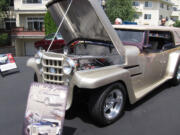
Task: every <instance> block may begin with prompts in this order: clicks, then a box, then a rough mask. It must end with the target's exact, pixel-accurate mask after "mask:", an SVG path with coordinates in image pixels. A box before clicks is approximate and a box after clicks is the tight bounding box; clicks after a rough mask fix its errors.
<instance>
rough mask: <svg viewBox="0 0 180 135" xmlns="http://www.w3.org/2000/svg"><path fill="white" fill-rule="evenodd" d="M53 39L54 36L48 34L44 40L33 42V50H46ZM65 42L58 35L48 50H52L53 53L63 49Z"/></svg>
mask: <svg viewBox="0 0 180 135" xmlns="http://www.w3.org/2000/svg"><path fill="white" fill-rule="evenodd" d="M53 38H54V34H49V35H47V36H45V37H44V39H42V40H40V41H37V42H35V44H34V45H35V48H37V49H38V50H47V49H48V48H49V45H50V44H51V41H52V40H53ZM64 45H65V42H64V40H63V38H62V36H61V34H60V33H58V34H57V36H56V37H55V40H54V42H53V44H52V46H51V48H50V50H54V51H58V50H62V48H63V47H64Z"/></svg>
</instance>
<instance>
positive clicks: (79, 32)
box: [47, 0, 125, 62]
mask: <svg viewBox="0 0 180 135" xmlns="http://www.w3.org/2000/svg"><path fill="white" fill-rule="evenodd" d="M69 3H70V0H51V1H49V2H48V4H47V8H48V10H49V12H50V14H51V16H52V17H53V19H54V21H55V23H56V25H57V26H59V24H60V22H61V20H62V18H63V15H64V14H65V12H66V10H67V8H68V6H69ZM60 33H61V34H62V36H63V38H64V40H65V42H66V43H69V42H71V41H73V40H75V39H88V40H95V41H105V42H107V41H112V43H113V44H114V46H115V48H116V49H117V51H118V52H119V54H120V56H121V57H122V61H123V62H124V61H125V49H124V47H123V45H122V42H121V40H120V38H119V37H118V35H117V33H116V31H115V30H114V28H113V27H112V24H111V23H110V21H109V19H108V17H107V16H106V14H105V12H104V10H103V9H102V7H101V5H100V2H99V0H72V5H71V7H70V9H69V11H68V13H67V15H66V17H65V19H64V22H63V24H62V27H61V28H60Z"/></svg>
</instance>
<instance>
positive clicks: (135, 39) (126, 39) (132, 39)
mask: <svg viewBox="0 0 180 135" xmlns="http://www.w3.org/2000/svg"><path fill="white" fill-rule="evenodd" d="M116 31H117V33H118V35H119V37H120V39H121V41H122V42H123V44H125V45H138V44H141V43H142V42H143V40H144V31H136V30H116Z"/></svg>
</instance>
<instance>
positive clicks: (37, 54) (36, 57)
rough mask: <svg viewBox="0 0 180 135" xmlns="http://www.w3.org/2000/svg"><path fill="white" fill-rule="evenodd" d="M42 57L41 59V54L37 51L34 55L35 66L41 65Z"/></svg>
mask: <svg viewBox="0 0 180 135" xmlns="http://www.w3.org/2000/svg"><path fill="white" fill-rule="evenodd" d="M42 57H43V52H42V51H41V50H38V51H37V53H36V55H35V61H36V64H38V65H39V64H41V60H42Z"/></svg>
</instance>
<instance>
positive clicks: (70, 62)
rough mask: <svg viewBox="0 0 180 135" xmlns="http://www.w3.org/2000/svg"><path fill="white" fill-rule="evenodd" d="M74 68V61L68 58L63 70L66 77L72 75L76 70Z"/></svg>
mask: <svg viewBox="0 0 180 135" xmlns="http://www.w3.org/2000/svg"><path fill="white" fill-rule="evenodd" d="M74 68H75V62H74V61H73V60H72V59H70V58H66V59H65V60H64V61H63V65H62V69H63V73H64V74H65V75H70V74H71V73H72V71H73V70H74Z"/></svg>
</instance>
